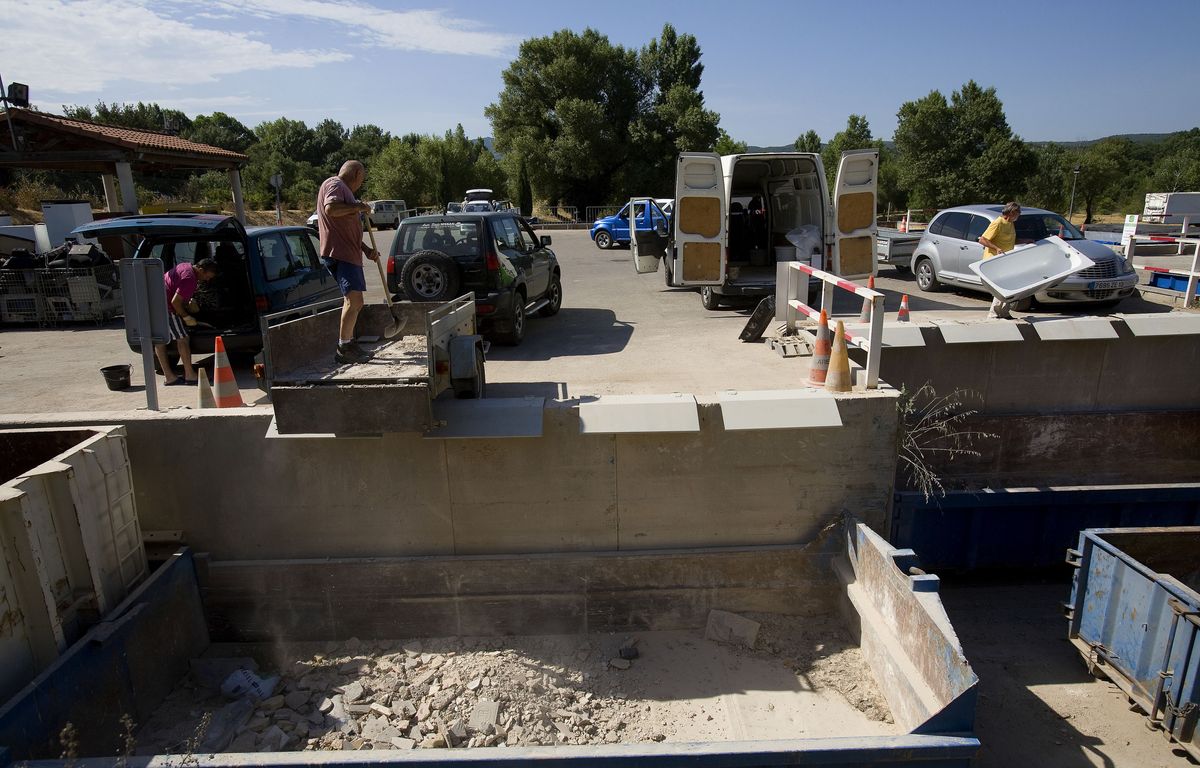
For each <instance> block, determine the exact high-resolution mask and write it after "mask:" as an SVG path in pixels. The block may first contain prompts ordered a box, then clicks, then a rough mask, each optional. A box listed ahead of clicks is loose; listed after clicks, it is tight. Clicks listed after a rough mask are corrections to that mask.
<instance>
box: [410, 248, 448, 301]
mask: <svg viewBox="0 0 1200 768" xmlns="http://www.w3.org/2000/svg"><path fill="white" fill-rule="evenodd" d="M400 287H401V288H402V289H404V295H405V296H407V297H408V298H409V299H410V300H412V301H449V300H450V299H453V298H456V297H457V296H458V289H459V274H458V264H456V263H454V259H452V258H450V257H449V256H447V255H446V254H444V253H442V252H441V251H417V252H416V253H414V254H413V255H412V256H409V257H408V258H407V259H405V261H404V266H403V267H401V268H400Z"/></svg>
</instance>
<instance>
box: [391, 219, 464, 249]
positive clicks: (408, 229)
mask: <svg viewBox="0 0 1200 768" xmlns="http://www.w3.org/2000/svg"><path fill="white" fill-rule="evenodd" d="M399 239H400V248H399V251H398V252H399V253H416V252H417V251H440V252H442V253H444V254H446V255H447V256H478V255H479V224H478V223H476V222H474V221H422V222H416V223H408V224H403V225H402V228H401V230H400V237H399Z"/></svg>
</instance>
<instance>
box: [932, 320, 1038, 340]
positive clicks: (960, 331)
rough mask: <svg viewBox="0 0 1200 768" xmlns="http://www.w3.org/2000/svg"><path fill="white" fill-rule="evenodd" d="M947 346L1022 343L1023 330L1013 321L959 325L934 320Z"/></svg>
mask: <svg viewBox="0 0 1200 768" xmlns="http://www.w3.org/2000/svg"><path fill="white" fill-rule="evenodd" d="M933 324H934V325H936V326H937V327H938V329H939V330H941V332H942V338H943V339H945V340H946V343H947V344H979V343H980V342H985V341H1021V338H1022V337H1021V329H1020V328H1019V327H1018V326H1017V324H1016V323H1015V322H1014V321H1012V320H980V321H978V322H974V323H957V322H954V321H953V320H949V321H946V320H934V321H933Z"/></svg>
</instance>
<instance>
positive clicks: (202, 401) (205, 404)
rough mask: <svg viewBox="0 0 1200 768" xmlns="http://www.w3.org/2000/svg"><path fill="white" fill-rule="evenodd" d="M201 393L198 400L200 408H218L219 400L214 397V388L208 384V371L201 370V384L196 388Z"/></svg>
mask: <svg viewBox="0 0 1200 768" xmlns="http://www.w3.org/2000/svg"><path fill="white" fill-rule="evenodd" d="M196 389H197V390H198V392H199V395H198V397H197V398H196V399H197V405H196V407H198V408H216V407H217V399H216V398H215V397H213V391H212V387H211V386H209V384H208V371H206V370H204V369H203V368H201V369H200V384H199V386H197V387H196Z"/></svg>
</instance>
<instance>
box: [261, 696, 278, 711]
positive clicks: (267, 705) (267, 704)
mask: <svg viewBox="0 0 1200 768" xmlns="http://www.w3.org/2000/svg"><path fill="white" fill-rule="evenodd" d="M258 706H259V709H261V710H262V711H263V712H274V711H275V710H277V709H279V708H280V707H282V706H283V697H282V696H272V697H271V698H269V699H265V700H264V701H263V702H262V703H261V704H259V705H258Z"/></svg>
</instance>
